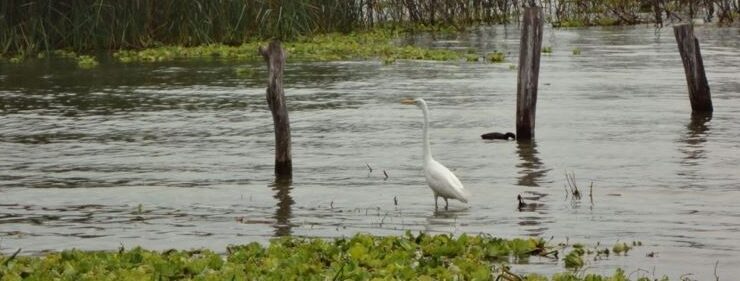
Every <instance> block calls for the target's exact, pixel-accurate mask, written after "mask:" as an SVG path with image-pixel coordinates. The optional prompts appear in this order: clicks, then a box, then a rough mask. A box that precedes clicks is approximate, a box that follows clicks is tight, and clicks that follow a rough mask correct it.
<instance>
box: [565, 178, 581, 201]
mask: <svg viewBox="0 0 740 281" xmlns="http://www.w3.org/2000/svg"><path fill="white" fill-rule="evenodd" d="M565 181H566V182H567V183H568V187H569V188H570V194H571V195H573V199H574V200H581V192H580V191H579V190H578V185H577V184H576V173H574V172H571V173H568V172H565Z"/></svg>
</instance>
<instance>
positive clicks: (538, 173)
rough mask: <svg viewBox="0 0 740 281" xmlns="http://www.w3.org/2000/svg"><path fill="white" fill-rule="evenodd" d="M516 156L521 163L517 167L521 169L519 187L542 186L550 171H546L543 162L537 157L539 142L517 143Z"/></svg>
mask: <svg viewBox="0 0 740 281" xmlns="http://www.w3.org/2000/svg"><path fill="white" fill-rule="evenodd" d="M516 154H517V155H519V159H520V160H521V162H520V163H519V164H517V165H516V167H517V168H519V175H520V176H519V180H518V182H517V185H520V186H529V187H536V186H540V185H539V184H540V183H541V182H542V179H543V178H544V177H545V176H546V175H547V172H548V171H549V169H545V167H544V165H543V164H542V160H540V158H539V157H538V156H537V154H538V152H537V142H535V141H534V140H531V141H517V144H516Z"/></svg>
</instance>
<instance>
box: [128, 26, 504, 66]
mask: <svg viewBox="0 0 740 281" xmlns="http://www.w3.org/2000/svg"><path fill="white" fill-rule="evenodd" d="M399 32H400V31H398V30H392V29H383V28H377V29H374V30H372V31H365V32H354V33H349V34H341V33H330V34H321V35H315V36H310V37H302V38H299V39H297V40H294V41H289V42H284V43H283V44H282V47H283V48H284V49H285V50H286V51H287V54H288V57H287V60H288V61H336V60H366V59H379V60H382V61H384V62H386V63H392V62H394V61H395V60H397V59H413V60H437V61H445V60H463V59H466V60H473V59H471V58H470V57H471V53H470V52H469V51H468V52H463V51H453V50H448V49H437V48H423V47H417V46H412V45H403V46H402V45H398V44H394V42H393V40H394V39H395V38H397V37H398V36H399ZM264 45H267V42H250V43H244V44H241V45H238V46H228V45H223V44H211V45H203V46H195V47H183V46H164V47H157V48H149V49H144V50H124V51H118V52H116V53H114V57H116V58H117V59H118V60H119V61H121V62H158V61H169V60H176V59H186V58H212V59H229V60H240V61H256V60H261V59H262V57H260V56H259V55H258V52H257V48H259V46H264ZM477 58H478V56H476V57H475V59H476V60H477ZM502 59H503V58H502Z"/></svg>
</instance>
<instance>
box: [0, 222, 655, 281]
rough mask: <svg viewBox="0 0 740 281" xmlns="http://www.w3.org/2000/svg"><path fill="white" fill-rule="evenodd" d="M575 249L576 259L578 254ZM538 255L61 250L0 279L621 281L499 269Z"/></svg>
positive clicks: (369, 243)
mask: <svg viewBox="0 0 740 281" xmlns="http://www.w3.org/2000/svg"><path fill="white" fill-rule="evenodd" d="M577 249H580V251H581V254H580V255H581V256H582V255H583V253H582V252H583V248H582V247H580V248H577ZM546 250H547V248H546V247H545V242H544V241H543V240H541V239H533V238H530V239H511V240H504V239H499V238H493V237H490V236H485V235H478V236H468V235H465V234H463V235H460V236H458V237H453V236H451V235H429V234H424V233H421V234H418V235H413V234H411V233H410V232H407V233H406V234H405V235H403V236H387V237H381V236H373V235H369V234H356V235H355V236H353V237H349V238H336V239H330V240H326V239H318V238H297V237H283V238H277V239H275V240H272V241H271V242H270V244H269V245H267V246H263V245H261V244H259V243H256V242H253V243H250V244H246V245H237V246H229V247H228V248H227V254H226V255H225V256H223V255H219V254H217V253H214V252H212V251H210V250H192V251H180V250H168V251H164V252H157V251H150V250H145V249H142V248H138V247H137V248H133V249H130V250H124V249H123V248H121V249H120V250H119V251H112V252H105V251H80V250H67V251H63V252H58V253H50V254H47V255H45V256H41V257H33V256H15V255H13V256H3V255H0V280H298V279H300V280H327V279H332V280H388V279H395V280H497V278H502V277H505V278H509V279H505V280H510V279H511V278H514V280H532V281H534V280H544V281H547V280H557V281H565V280H589V281H598V280H603V281H606V280H612V281H623V280H628V279H627V277H625V274H624V272H623V271H621V270H617V271H616V272H615V274H614V275H613V276H600V275H594V274H578V273H576V272H574V271H568V272H563V273H558V274H554V275H553V276H552V277H551V278H547V277H545V276H542V275H537V274H529V275H525V276H519V275H517V274H515V273H512V272H511V271H509V270H508V267H507V266H506V265H505V263H506V262H512V261H513V262H524V261H526V260H527V259H528V258H529V257H530V256H532V255H542V254H543V253H545V252H546ZM569 256H570V254H569ZM567 264H568V260H567V258H566V266H567ZM516 278H518V279H516ZM638 280H649V279H638Z"/></svg>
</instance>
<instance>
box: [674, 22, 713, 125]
mask: <svg viewBox="0 0 740 281" xmlns="http://www.w3.org/2000/svg"><path fill="white" fill-rule="evenodd" d="M673 33H674V34H675V35H676V43H678V52H679V53H681V60H682V61H683V69H684V72H685V73H686V84H688V86H689V100H691V111H692V112H693V113H702V112H712V111H713V110H714V108H713V107H712V97H711V95H710V93H709V83H708V82H707V75H706V73H704V60H702V58H701V51H700V50H699V40H698V39H696V37H695V36H694V27H693V26H692V25H691V24H680V25H674V26H673Z"/></svg>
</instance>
